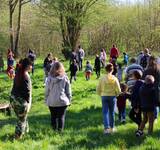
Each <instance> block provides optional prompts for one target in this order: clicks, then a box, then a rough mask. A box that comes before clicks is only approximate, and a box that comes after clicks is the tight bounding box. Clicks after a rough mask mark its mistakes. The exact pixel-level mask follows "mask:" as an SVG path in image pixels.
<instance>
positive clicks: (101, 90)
mask: <svg viewBox="0 0 160 150" xmlns="http://www.w3.org/2000/svg"><path fill="white" fill-rule="evenodd" d="M105 70H106V73H107V74H106V75H104V76H103V77H102V78H101V79H100V81H99V83H98V86H97V94H98V95H100V96H101V98H102V113H103V123H104V134H109V133H112V132H114V131H115V128H114V117H115V116H114V108H115V104H116V96H118V95H119V94H120V92H121V89H120V85H119V81H118V79H117V78H116V77H115V76H114V75H112V72H113V65H112V64H111V63H109V64H107V65H106V67H105Z"/></svg>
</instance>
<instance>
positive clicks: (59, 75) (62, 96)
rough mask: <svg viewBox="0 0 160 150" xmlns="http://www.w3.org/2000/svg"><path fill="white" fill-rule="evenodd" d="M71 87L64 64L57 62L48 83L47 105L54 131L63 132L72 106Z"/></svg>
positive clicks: (52, 68)
mask: <svg viewBox="0 0 160 150" xmlns="http://www.w3.org/2000/svg"><path fill="white" fill-rule="evenodd" d="M71 98H72V94H71V86H70V82H69V79H68V77H67V75H66V73H65V69H64V66H63V64H62V63H60V62H55V64H54V65H53V66H52V67H51V70H50V75H49V76H48V78H47V82H46V93H45V103H46V105H47V106H48V107H49V110H50V114H51V126H52V128H53V130H58V131H63V129H64V125H65V115H66V109H67V107H68V106H69V105H70V104H71Z"/></svg>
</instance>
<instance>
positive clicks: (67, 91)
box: [65, 78, 72, 102]
mask: <svg viewBox="0 0 160 150" xmlns="http://www.w3.org/2000/svg"><path fill="white" fill-rule="evenodd" d="M65 93H66V95H67V97H68V99H69V101H70V102H71V100H72V91H71V84H70V82H69V79H68V78H67V81H66V85H65Z"/></svg>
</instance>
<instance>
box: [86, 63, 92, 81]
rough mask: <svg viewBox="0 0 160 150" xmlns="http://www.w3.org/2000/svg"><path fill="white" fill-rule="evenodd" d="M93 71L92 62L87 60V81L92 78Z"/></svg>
mask: <svg viewBox="0 0 160 150" xmlns="http://www.w3.org/2000/svg"><path fill="white" fill-rule="evenodd" d="M92 71H93V69H92V66H91V64H90V62H89V61H87V62H86V69H85V76H86V80H87V81H88V80H90V77H91V73H92Z"/></svg>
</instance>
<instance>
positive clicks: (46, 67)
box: [43, 53, 52, 82]
mask: <svg viewBox="0 0 160 150" xmlns="http://www.w3.org/2000/svg"><path fill="white" fill-rule="evenodd" d="M51 65H52V53H49V54H48V55H47V57H46V58H45V60H44V62H43V69H44V73H45V78H44V82H45V81H46V78H47V77H48V73H49V71H50V68H51Z"/></svg>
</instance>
